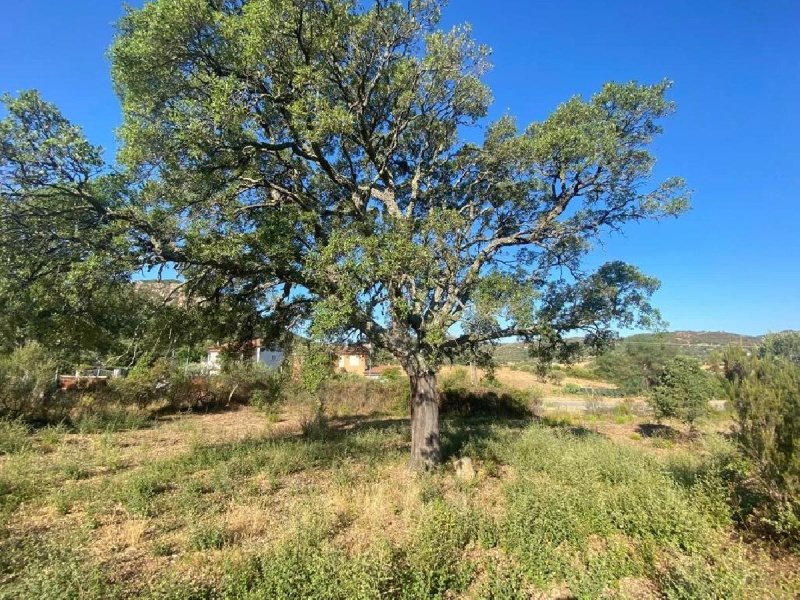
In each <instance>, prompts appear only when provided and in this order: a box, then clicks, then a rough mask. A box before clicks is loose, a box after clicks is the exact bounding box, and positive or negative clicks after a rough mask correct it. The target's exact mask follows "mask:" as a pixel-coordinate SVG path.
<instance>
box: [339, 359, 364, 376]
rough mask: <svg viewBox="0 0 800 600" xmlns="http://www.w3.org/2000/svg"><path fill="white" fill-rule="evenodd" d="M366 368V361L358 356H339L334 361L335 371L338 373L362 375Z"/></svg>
mask: <svg viewBox="0 0 800 600" xmlns="http://www.w3.org/2000/svg"><path fill="white" fill-rule="evenodd" d="M366 368H367V359H366V357H365V356H362V355H360V354H340V355H339V356H338V358H337V360H336V370H337V371H339V372H342V371H343V372H345V373H353V374H354V375H363V374H364V371H365V370H366Z"/></svg>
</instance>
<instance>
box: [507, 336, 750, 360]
mask: <svg viewBox="0 0 800 600" xmlns="http://www.w3.org/2000/svg"><path fill="white" fill-rule="evenodd" d="M763 339H764V336H763V335H743V334H739V333H731V332H728V331H668V332H665V333H637V334H635V335H630V336H628V337H624V338H622V341H623V342H627V343H631V344H667V345H669V346H674V347H675V348H677V349H678V352H680V353H681V354H687V355H690V356H695V357H697V358H705V357H706V356H708V354H709V353H711V352H712V351H713V350H717V349H721V348H724V347H726V346H731V345H734V346H743V347H745V348H754V347H756V346H758V345H760V344H761V341H762V340H763ZM494 358H495V360H496V361H497V362H498V363H499V364H504V363H516V362H528V361H530V360H531V359H530V357H529V356H528V351H527V349H526V348H525V344H523V343H522V342H509V343H507V344H499V345H498V346H497V347H496V348H495V351H494Z"/></svg>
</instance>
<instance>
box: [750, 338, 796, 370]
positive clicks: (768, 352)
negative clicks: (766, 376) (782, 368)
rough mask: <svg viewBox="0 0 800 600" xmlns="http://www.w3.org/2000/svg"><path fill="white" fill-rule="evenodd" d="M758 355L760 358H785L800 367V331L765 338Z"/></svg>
mask: <svg viewBox="0 0 800 600" xmlns="http://www.w3.org/2000/svg"><path fill="white" fill-rule="evenodd" d="M758 355H759V356H760V357H761V358H764V357H767V356H774V357H777V358H785V359H787V360H790V361H792V362H793V363H795V364H796V365H800V331H784V332H782V333H771V334H769V335H767V336H765V337H764V342H763V344H761V347H760V348H759V349H758Z"/></svg>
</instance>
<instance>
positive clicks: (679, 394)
mask: <svg viewBox="0 0 800 600" xmlns="http://www.w3.org/2000/svg"><path fill="white" fill-rule="evenodd" d="M713 391H714V386H713V383H712V381H711V379H710V377H709V376H708V374H707V373H706V372H705V371H703V369H702V367H701V366H700V363H699V362H698V361H697V360H696V359H694V358H690V357H688V356H677V357H675V358H673V359H672V360H671V361H670V362H668V363H667V364H666V365H665V367H664V371H663V372H662V373H661V375H660V376H659V378H658V382H657V384H656V386H655V387H654V389H653V391H652V392H651V393H650V396H649V397H648V403H649V404H650V407H651V408H652V409H653V412H654V414H655V416H656V418H657V419H659V420H661V419H663V418H670V417H675V418H678V419H680V420H681V421H683V422H684V423H687V424H688V425H690V426H692V427H694V424H695V422H696V421H697V419H699V418H700V417H702V416H704V415H705V414H706V413H707V412H708V402H709V400H710V399H711V396H712V394H713Z"/></svg>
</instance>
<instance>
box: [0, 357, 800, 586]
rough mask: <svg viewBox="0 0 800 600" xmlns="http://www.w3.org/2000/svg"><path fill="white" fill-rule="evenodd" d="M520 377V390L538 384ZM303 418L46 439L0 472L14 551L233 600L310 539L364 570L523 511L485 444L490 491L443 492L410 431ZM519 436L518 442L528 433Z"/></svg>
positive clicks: (168, 422)
mask: <svg viewBox="0 0 800 600" xmlns="http://www.w3.org/2000/svg"><path fill="white" fill-rule="evenodd" d="M505 371H506V370H501V372H502V373H505ZM509 371H510V370H509ZM510 373H511V374H509V377H512V376H513V377H515V378H516V379H513V381H515V382H516V383H517V384H518V385H522V382H525V381H528V380H527V379H526V377H525V376H527V377H531V378H533V376H530V375H528V374H525V373H517V372H510ZM502 376H504V375H502ZM504 377H505V376H504ZM511 381H512V380H511V379H505V380H504V383H507V384H508V385H512V384H511ZM537 385H539V384H537ZM303 418H304V413H303V409H302V408H296V409H292V410H290V411H287V412H285V413H284V414H282V415H280V418H279V419H278V420H277V421H274V420H272V419H269V418H267V417H266V416H265V415H263V414H262V413H260V412H257V411H255V410H253V409H250V408H241V409H239V410H235V411H230V412H224V413H216V414H202V415H185V416H175V417H170V418H168V419H163V420H161V421H158V422H157V423H156V424H155V425H154V426H153V427H151V428H149V429H143V430H139V431H133V432H121V433H114V434H93V435H79V434H72V433H63V432H62V433H59V434H58V435H57V436H56V437H57V439H55V437H54V434H52V432H49V433H48V432H38V433H34V434H33V435H32V436H31V444H30V446H31V448H30V449H29V450H25V451H22V452H19V453H16V454H9V455H4V456H0V478H2V480H3V481H14V482H18V483H19V485H20V486H21V487H20V488H19V489H23V488H24V487H25V486H27V485H30V493H26V495H25V496H24V497H23V500H22V502H21V503H20V504H19V505H17V506H13V507H12V508H10V509H9V510H7V511H6V512H5V513H4V514H5V523H4V527H3V536H4V537H5V541H4V542H3V546H2V547H0V551H2V550H3V549H4V548H5V549H6V550H9V549H12V548H13V549H14V551H15V552H17V550H18V549H20V548H23V549H24V548H29V547H30V548H32V547H44V546H49V545H57V546H59V547H64V545H65V542H64V540H70V542H69V543H67V544H66V548H65V551H69V552H72V553H73V554H74V555H75V556H77V557H79V559H78V560H80V561H81V564H82V565H83V566H82V567H81V568H82V569H84V568H89V567H91V568H98V569H99V570H100V572H101V573H102V574H103V576H102V577H103V580H104V581H105V582H106V584H108V585H110V586H111V587H112V588H114V589H117V590H124V593H125V594H126V595H130V596H133V595H137V594H140V593H145V592H149V591H150V590H152V589H153V586H155V585H156V583H158V582H160V581H163V580H165V578H166V579H177V580H180V581H181V582H184V583H185V582H194V583H195V584H197V585H211V586H218V585H220V583H221V582H222V581H223V578H224V576H225V573H226V569H229V568H230V565H232V564H237V563H238V562H241V561H245V560H246V559H247V558H248V557H249V556H252V555H254V554H258V553H263V552H264V551H266V550H269V549H274V548H280V547H282V546H284V545H286V544H287V543H289V544H291V543H292V542H291V540H292V539H294V536H296V535H298V532H302V531H306V530H309V528H310V529H311V530H313V529H314V528H318V529H319V528H322V529H324V530H325V531H326V532H327V534H326V535H327V538H328V540H329V543H330V544H332V546H334V547H335V548H338V549H341V550H342V551H343V552H345V553H346V554H347V555H348V556H361V555H365V554H367V555H369V554H370V553H371V552H373V551H374V549H375V548H376V545H377V544H379V543H382V541H389V542H390V543H391V544H392V545H393V546H395V547H398V548H407V547H411V546H413V544H414V543H415V542H414V539H415V538H414V536H415V535H416V533H415V532H417V531H418V529H419V520H420V513H421V511H424V510H427V509H426V508H425V507H426V506H438V504H437V503H440V502H441V503H442V505H444V506H447V507H449V510H453V511H455V512H456V513H458V514H479V515H482V518H484V519H488V521H489V522H492V521H499V520H501V519H502V518H503V516H504V515H505V513H506V511H507V506H506V503H507V498H508V494H507V488H508V486H510V485H514V484H515V483H518V474H517V472H516V467H514V466H513V465H512V464H509V463H507V462H504V461H503V460H501V459H500V458H498V459H493V458H491V453H490V454H481V453H480V452H478V451H477V450H474V448H478V447H479V446H469V444H480V443H481V442H480V435H478V434H474V435H473V434H470V435H466V436H465V440H463V441H461V442H459V443H460V444H464V443H466V444H467V445H468V446H463V445H462V446H459V445H458V444H456V445H455V446H454V447H455V448H456V453H457V454H459V453H461V452H473V451H474V452H478V455H479V456H480V457H481V458H479V459H477V460H476V467H477V469H476V475H475V478H474V479H472V480H471V481H464V480H462V479H459V478H458V477H456V475H455V473H454V472H453V470H452V467H450V466H448V467H446V468H444V469H443V470H442V471H441V472H438V473H434V474H432V475H427V476H419V475H415V474H412V473H411V472H409V471H408V470H407V468H406V464H405V463H406V454H405V453H406V451H407V444H408V438H407V432H406V428H407V422H406V421H405V420H403V419H382V420H376V419H372V420H370V419H341V420H338V421H337V420H333V421H332V422H331V427H333V428H334V429H335V430H334V431H333V432H330V433H329V434H326V437H324V438H321V439H319V440H318V439H315V438H301V423H302V420H303ZM560 419H561V421H560V422H559V423H558V424H557V426H558V427H559V428H561V429H563V430H564V431H569V430H570V429H580V428H583V429H585V430H588V431H593V432H596V433H597V434H599V435H601V436H603V437H604V438H608V439H611V440H613V441H614V442H615V443H617V444H619V445H620V446H635V447H637V448H640V449H641V450H643V451H644V452H648V453H652V454H653V456H657V457H663V456H666V455H668V454H669V453H674V452H678V451H680V452H690V451H694V450H695V449H696V448H695V446H693V445H692V444H694V442H690V441H683V440H680V439H679V440H677V441H676V442H674V444H673V446H672V447H663V446H659V445H658V443H656V442H655V441H654V440H653V439H651V438H639V439H636V438H635V436H634V434H635V433H636V427H637V423H636V422H632V423H624V424H616V423H614V422H613V421H611V420H609V419H603V418H599V417H590V416H589V415H586V416H582V417H576V416H575V415H562V416H561V417H560ZM497 426H498V427H505V426H504V425H502V424H498V425H497ZM717 426H718V425H715V427H717ZM514 427H517V426H516V425H515V426H514ZM509 431H511V434H510V437H509V438H508V439H510V440H511V439H514V436H515V435H516V434H515V433H513V432H514V431H516V429H511V430H509ZM503 435H506V434H503ZM45 438H47V439H45ZM459 448H460V449H459ZM470 448H472V449H470ZM481 452H482V451H481ZM528 481H534V479H530V478H529V479H528ZM541 481H542V482H543V483H545V484H546V482H547V480H546V479H542V480H541ZM15 489H16V488H15ZM14 493H16V492H14ZM20 493H21V492H20ZM21 497H22V496H21ZM603 543H604V542H603V540H599V541H598V544H599V545H600V546H601V547H602V544H603ZM590 545H591V544H590ZM601 550H602V548H601ZM20 552H21V550H20ZM464 552H465V560H466V558H468V557H469V556H472V557H473V559H474V560H473V562H475V563H476V564H478V565H480V566H479V567H478V571H477V572H476V574H475V576H474V578H473V581H472V584H471V585H469V586H468V587H467V589H466V591H464V592H463V594H462V596H463V597H465V598H466V597H474V598H479V597H482V596H481V594H482V592H481V591H480V590H482V589H483V588H482V587H481V586H482V585H483V583H485V581H488V578H489V577H490V575H489V572H488V571H486V572H482V571H481V569H485V568H488V567H487V565H489V564H490V563H493V562H494V561H493V559H492V556H493V555H492V553H497V552H499V551H498V549H497V548H494V547H491V546H490V547H487V548H483V547H479V546H477V545H475V544H472V545H470V546H468V547H467V548H465V549H464ZM601 553H602V552H601ZM468 555H469V556H468ZM502 560H506V558H503V559H502ZM759 560H761V561H764V560H767V561H768V563H769V565H771V567H770V568H771V569H773V571H774V572H772V573H771V574H769V577H771V578H772V579H773V580H775V581H781V582H782V583H781V584H780V585H784V588H781V589H795V588H790V587H785V586H789V585H794V584H793V583H791V578H787V577H786V573H787V570H789V569H793V568H797V567H798V566H800V564H798V562H797V561H796V560H794V559H792V558H787V557H786V556H785V555H782V556H781V557H780V558H779V559H774V560H771V562H770V559H765V558H763V557H762V558H761V559H759ZM501 562H502V561H501ZM498 564H499V563H498ZM87 565H88V566H87ZM17 568H18V567H13V566H8V565H6V566H5V569H4V570H5V572H6V575H5V576H4V579H2V580H0V596H2V595H3V590H4V586H10V587H8V589H9V590H16V592H12V593H19V589H22V588H14V587H13V586H14V585H18V584H20V578H23V579H24V577H25V576H24V575H20V574H19V573H18V572H17V571H16V569H17ZM766 571H767V572H769V569H766ZM31 576H32V575H31ZM787 581H789V583H786V582H787ZM526 585H527V587H526V589H527V590H528V591H529V593H530V596H531V597H551V598H552V597H562V595H563V594H567V593H568V592H569V588H568V587H565V586H564V585H563V584H557V585H553V586H552V587H551V588H549V589H545V590H542V589H540V588H534V587H532V586H531V585H530V584H526ZM654 585H655V584H654V583H653V582H652V581H651V580H650V579H648V578H646V577H626V578H625V579H623V580H622V581H621V582H620V588H619V592H620V593H621V594H622V596H623V597H631V598H633V597H656V596H657V594H655V592H656V591H658V590H657V588H654ZM25 589H27V588H25ZM654 590H655V591H654ZM100 596H102V594H100ZM175 597H179V596H175ZM453 597H454V596H453ZM564 597H566V596H564ZM787 597H788V596H787Z"/></svg>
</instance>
